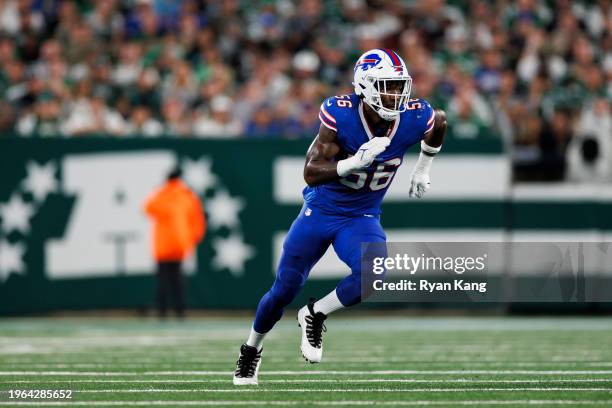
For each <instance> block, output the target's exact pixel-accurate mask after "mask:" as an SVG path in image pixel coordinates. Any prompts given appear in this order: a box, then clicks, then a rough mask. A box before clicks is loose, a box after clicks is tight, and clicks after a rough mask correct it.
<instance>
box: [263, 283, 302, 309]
mask: <svg viewBox="0 0 612 408" xmlns="http://www.w3.org/2000/svg"><path fill="white" fill-rule="evenodd" d="M301 287H302V285H301V284H299V282H295V281H289V282H284V281H279V280H277V281H275V282H274V285H273V286H272V289H271V290H270V297H271V300H272V301H273V302H274V303H275V304H277V305H278V306H279V307H285V306H287V305H288V304H289V303H291V302H292V301H293V299H295V297H296V296H297V294H298V292H299V290H300V288H301Z"/></svg>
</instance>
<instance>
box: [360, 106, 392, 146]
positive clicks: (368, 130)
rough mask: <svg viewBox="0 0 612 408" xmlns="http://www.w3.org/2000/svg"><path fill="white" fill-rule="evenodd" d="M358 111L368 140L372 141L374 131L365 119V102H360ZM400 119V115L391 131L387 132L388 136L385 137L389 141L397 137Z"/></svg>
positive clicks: (390, 128) (390, 127)
mask: <svg viewBox="0 0 612 408" xmlns="http://www.w3.org/2000/svg"><path fill="white" fill-rule="evenodd" d="M358 110H359V119H361V125H362V126H363V129H364V130H365V132H366V134H367V135H368V139H372V138H373V137H374V135H373V134H372V129H370V125H369V124H368V121H367V120H366V118H365V114H364V113H363V101H359V108H358ZM400 117H401V115H398V116H397V119H395V120H394V121H393V125H391V126H389V130H387V134H386V135H385V136H387V137H388V138H389V139H393V136H395V132H397V128H399V123H400Z"/></svg>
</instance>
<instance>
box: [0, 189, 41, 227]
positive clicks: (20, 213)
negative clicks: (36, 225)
mask: <svg viewBox="0 0 612 408" xmlns="http://www.w3.org/2000/svg"><path fill="white" fill-rule="evenodd" d="M33 214H34V206H33V205H32V204H30V203H26V202H25V201H23V199H22V198H21V196H20V195H18V194H13V196H12V197H11V199H10V201H9V202H8V203H7V204H2V205H0V216H1V217H2V230H3V231H4V233H5V234H8V233H10V232H11V231H13V230H16V231H20V232H21V233H23V234H27V233H28V232H30V218H31V217H32V215H33Z"/></svg>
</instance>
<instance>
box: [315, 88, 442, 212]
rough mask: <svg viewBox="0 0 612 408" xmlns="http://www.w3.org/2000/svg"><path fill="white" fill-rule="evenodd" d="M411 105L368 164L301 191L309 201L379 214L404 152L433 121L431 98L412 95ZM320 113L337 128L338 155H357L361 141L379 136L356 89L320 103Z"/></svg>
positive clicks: (338, 157)
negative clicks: (385, 143) (416, 97)
mask: <svg viewBox="0 0 612 408" xmlns="http://www.w3.org/2000/svg"><path fill="white" fill-rule="evenodd" d="M407 108H408V109H407V110H406V111H404V112H402V113H401V114H400V116H399V118H398V119H396V120H395V121H394V122H393V123H392V124H391V126H390V127H389V130H388V131H387V136H388V137H389V138H390V139H391V143H390V144H389V146H388V147H387V149H386V150H385V151H384V152H383V153H381V154H380V155H379V156H378V157H377V158H376V159H375V161H374V162H373V163H372V164H371V165H370V167H368V168H365V169H363V170H360V171H356V172H354V173H351V174H349V175H348V176H346V177H344V178H341V179H338V180H335V181H332V182H329V183H326V184H322V185H319V186H316V187H309V186H307V187H306V188H305V189H304V191H303V195H304V201H305V202H306V204H307V205H308V206H312V207H315V208H319V209H321V210H322V211H325V212H330V213H337V214H346V215H349V216H358V215H364V214H372V215H377V214H379V213H380V204H381V202H382V200H383V197H384V196H385V193H386V192H387V189H388V188H389V185H390V184H391V181H392V180H393V177H394V176H395V172H396V171H397V169H398V168H399V166H400V165H401V164H402V160H403V157H404V154H405V153H406V151H407V150H408V148H410V146H412V145H414V144H416V143H418V142H420V141H421V140H422V139H423V136H424V135H425V133H426V132H428V131H429V130H431V129H432V128H433V125H434V111H433V109H432V107H431V105H429V103H428V102H427V101H425V100H423V99H411V100H410V101H408V103H407ZM319 119H320V120H321V123H322V124H323V125H324V126H325V127H327V128H329V129H331V130H333V131H335V132H336V134H337V143H338V145H339V146H340V152H339V153H338V154H337V155H336V157H335V160H336V161H339V160H342V159H345V158H347V157H348V156H352V155H354V154H355V152H357V151H358V150H359V147H360V146H361V145H362V144H364V143H365V142H367V141H368V140H370V139H371V138H372V137H375V136H374V130H373V129H371V128H370V127H369V125H368V123H367V122H366V119H365V115H364V112H363V105H362V103H361V101H360V99H359V97H358V96H357V95H356V94H354V93H353V94H350V95H342V96H333V97H331V98H327V99H326V100H325V101H323V104H322V105H321V109H320V111H319ZM406 188H409V186H406Z"/></svg>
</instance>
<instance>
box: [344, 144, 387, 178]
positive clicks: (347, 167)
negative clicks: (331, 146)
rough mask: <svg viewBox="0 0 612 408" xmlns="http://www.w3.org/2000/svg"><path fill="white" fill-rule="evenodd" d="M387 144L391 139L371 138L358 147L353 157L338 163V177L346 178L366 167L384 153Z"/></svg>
mask: <svg viewBox="0 0 612 408" xmlns="http://www.w3.org/2000/svg"><path fill="white" fill-rule="evenodd" d="M389 143H391V139H389V138H388V137H373V138H372V139H370V140H369V141H367V142H365V143H364V144H362V145H361V146H360V147H359V150H357V153H355V155H354V156H351V157H349V158H348V159H344V160H340V161H339V162H338V168H337V171H338V175H340V177H346V176H347V175H349V174H351V173H352V172H354V171H356V170H361V169H364V168H366V167H368V166H369V165H370V164H372V162H373V161H374V159H375V158H376V156H378V155H379V154H381V153H382V152H384V151H385V149H386V148H387V146H389Z"/></svg>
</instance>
